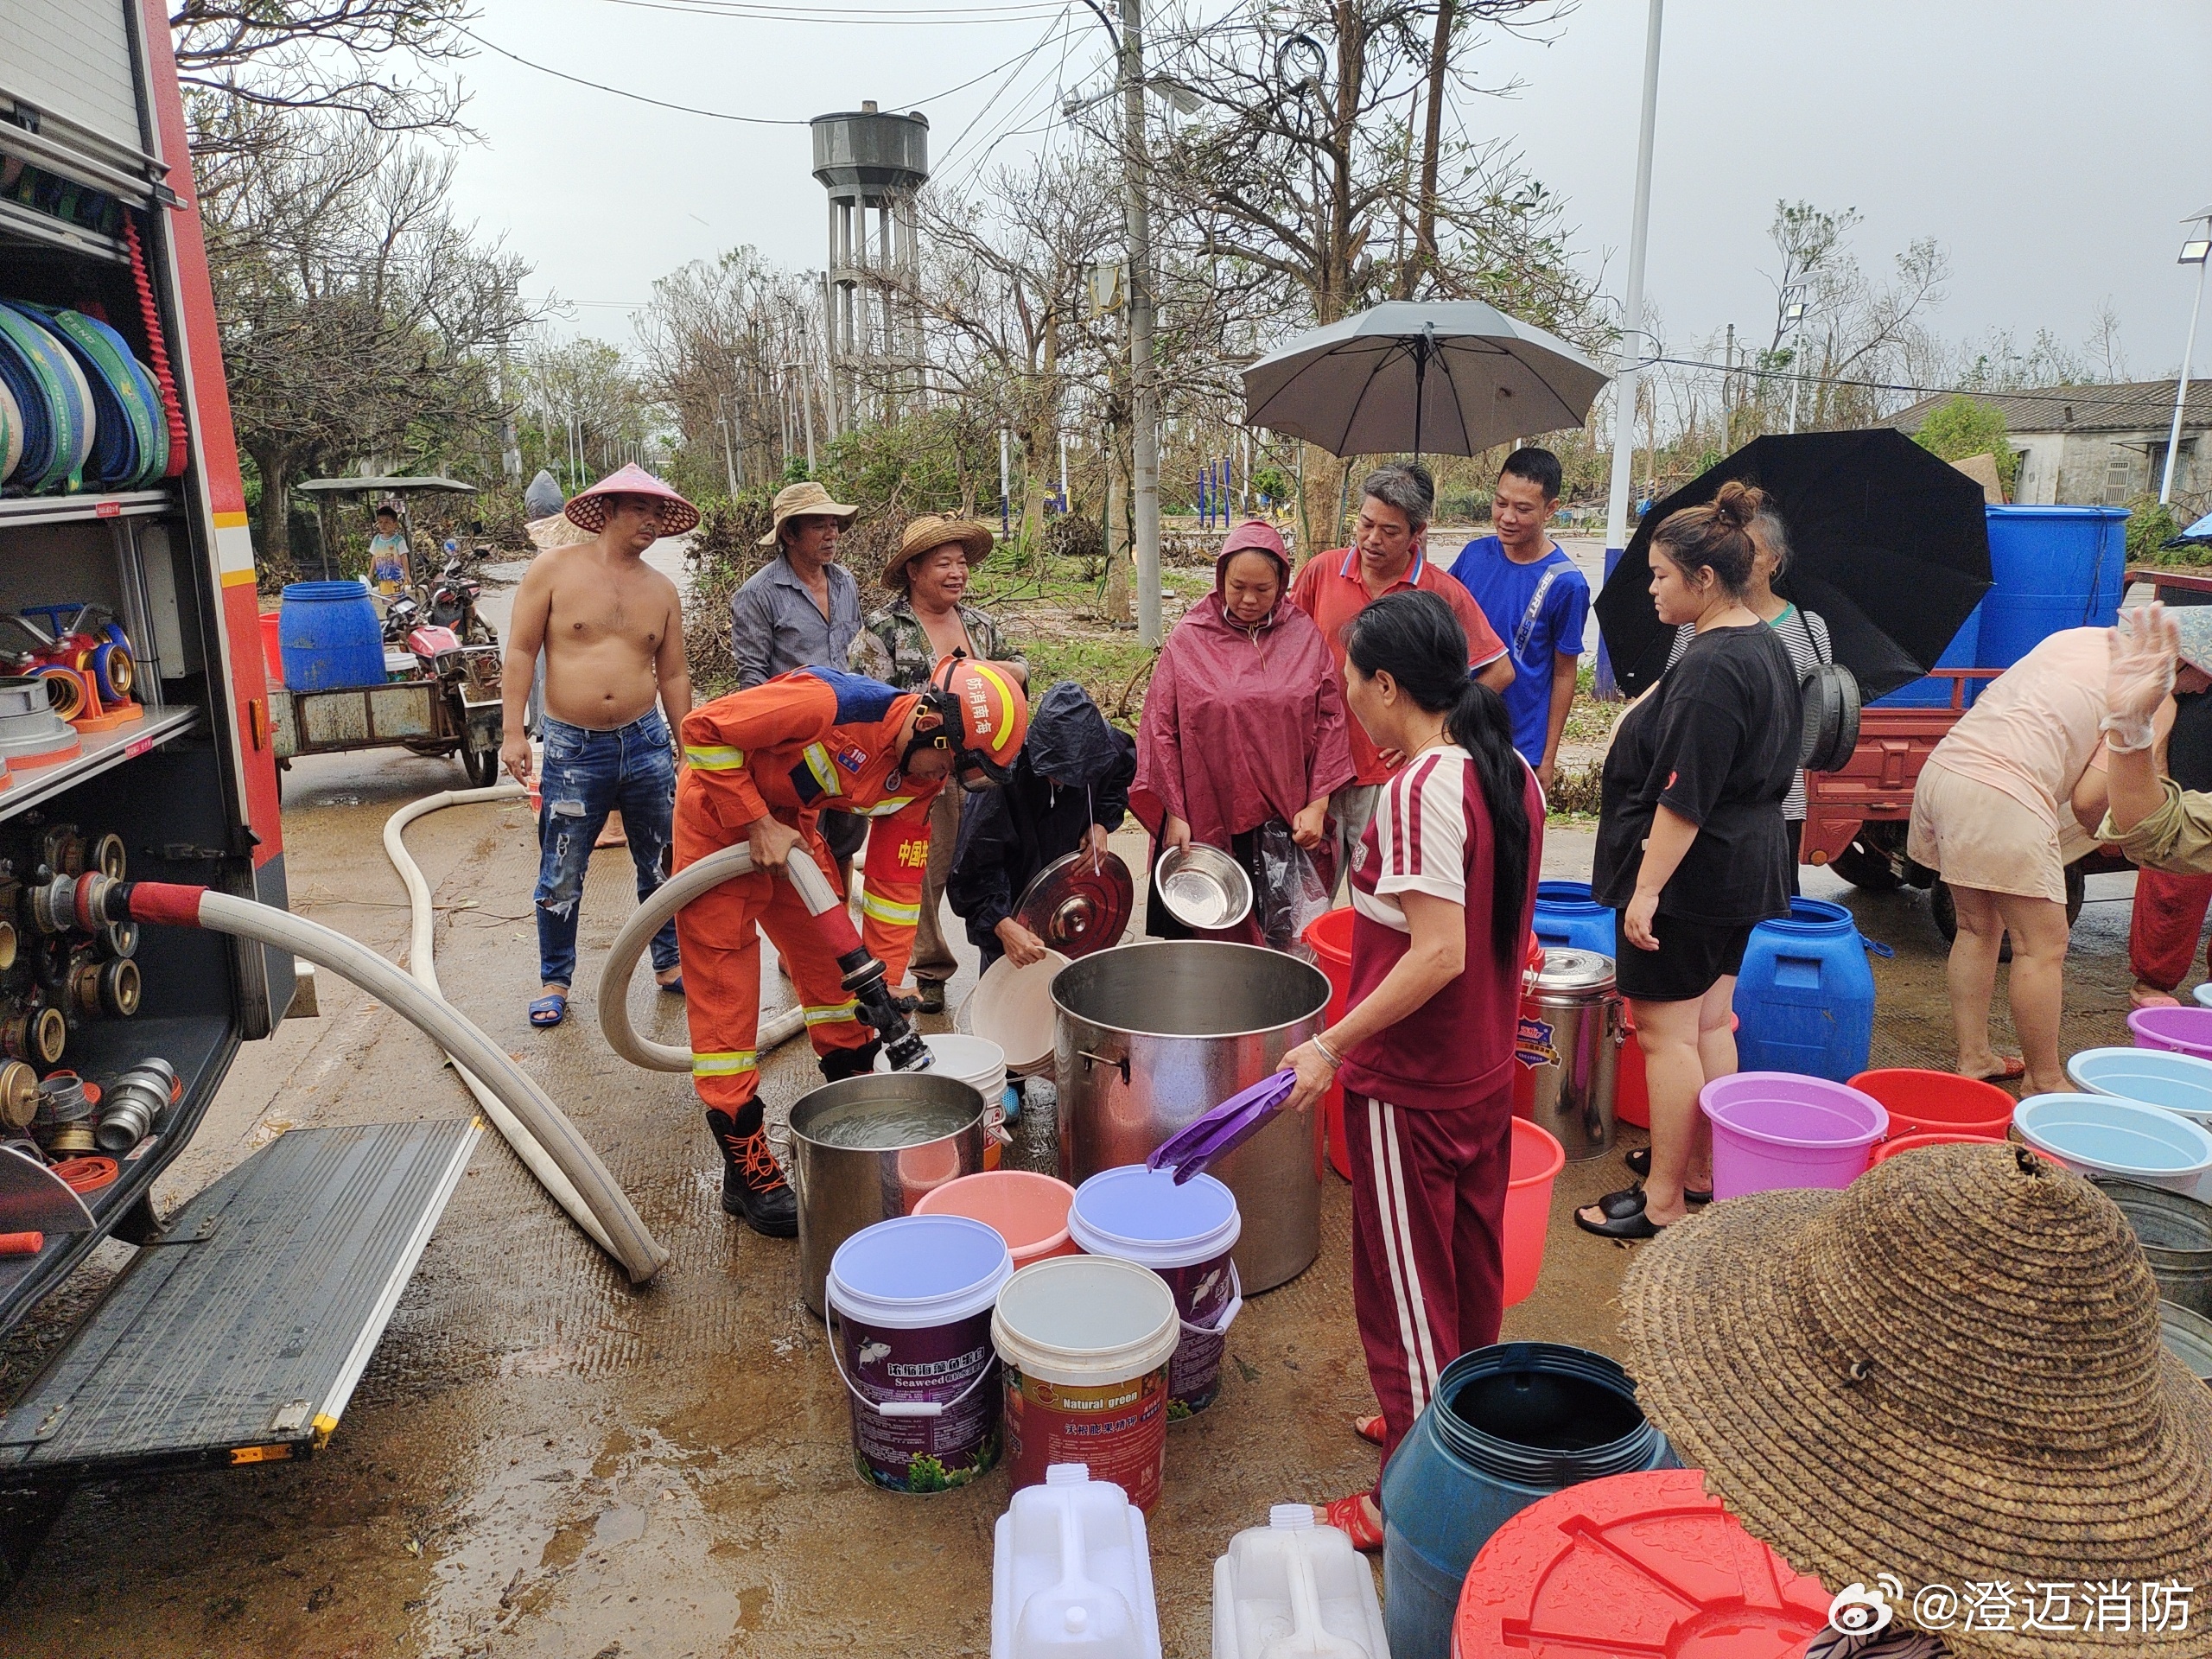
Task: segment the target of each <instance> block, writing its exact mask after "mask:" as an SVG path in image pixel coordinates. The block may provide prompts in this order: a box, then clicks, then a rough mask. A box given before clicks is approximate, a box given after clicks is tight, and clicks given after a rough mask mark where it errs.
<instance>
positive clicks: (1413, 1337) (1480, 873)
mask: <svg viewBox="0 0 2212 1659" xmlns="http://www.w3.org/2000/svg"><path fill="white" fill-rule="evenodd" d="M1522 792H1523V798H1524V799H1525V801H1526V804H1527V807H1528V813H1529V825H1530V846H1529V890H1528V892H1527V893H1525V894H1524V895H1523V896H1522V906H1521V913H1522V916H1523V917H1526V916H1528V915H1529V914H1530V912H1531V910H1532V907H1533V906H1534V905H1535V883H1536V873H1537V869H1538V867H1539V866H1540V865H1541V862H1542V851H1543V834H1542V828H1541V826H1542V823H1543V810H1544V808H1543V795H1542V793H1541V791H1539V790H1538V789H1537V787H1536V780H1535V774H1534V773H1531V772H1527V770H1526V768H1525V767H1524V768H1523V785H1522ZM1494 850H1495V847H1494V840H1493V836H1492V833H1491V823H1490V814H1489V812H1488V810H1487V809H1486V808H1485V807H1484V804H1483V798H1482V789H1481V785H1480V783H1479V781H1478V779H1477V778H1476V775H1475V769H1474V765H1473V763H1472V761H1471V760H1469V759H1468V757H1467V754H1466V752H1465V750H1463V749H1461V748H1459V747H1458V746H1457V745H1453V744H1447V745H1446V746H1445V747H1441V748H1437V749H1431V750H1427V751H1426V752H1424V753H1421V754H1419V755H1417V756H1415V757H1414V760H1412V761H1410V762H1409V763H1408V765H1407V766H1405V767H1404V769H1403V770H1402V771H1401V772H1399V773H1398V774H1397V775H1396V776H1395V777H1394V778H1393V779H1390V781H1389V784H1388V785H1385V786H1384V789H1383V794H1382V798H1381V799H1380V800H1379V801H1378V802H1377V804H1376V813H1375V820H1374V822H1373V823H1371V824H1370V825H1369V827H1368V831H1367V836H1366V838H1365V840H1364V841H1363V842H1361V844H1360V849H1359V852H1358V854H1357V855H1356V856H1355V858H1354V859H1353V861H1352V876H1351V890H1352V906H1353V909H1354V912H1355V916H1354V920H1353V925H1352V956H1351V1006H1352V1007H1358V1006H1359V1004H1360V1003H1361V1002H1362V1001H1364V1000H1365V999H1366V998H1367V997H1368V995H1370V994H1371V993H1372V992H1373V991H1374V989H1375V988H1376V986H1377V985H1379V984H1381V983H1382V982H1383V978H1384V976H1386V975H1388V974H1389V971H1390V969H1391V968H1392V967H1393V966H1394V965H1395V963H1397V961H1398V959H1399V958H1400V957H1402V956H1403V955H1404V954H1405V952H1406V950H1407V947H1408V944H1410V943H1411V935H1410V933H1409V931H1408V927H1407V924H1406V919H1405V914H1404V911H1403V908H1402V902H1401V898H1400V895H1402V894H1404V893H1426V894H1428V895H1430V896H1432V897H1434V898H1439V899H1447V900H1449V901H1451V902H1452V903H1454V904H1457V905H1459V906H1460V907H1461V913H1462V915H1463V916H1464V917H1465V924H1466V930H1467V947H1466V967H1465V970H1464V971H1463V972H1462V973H1461V974H1460V976H1459V978H1458V979H1456V980H1454V981H1452V982H1451V983H1450V984H1448V985H1446V986H1445V987H1444V988H1442V989H1441V990H1440V991H1438V992H1437V993H1436V994H1435V995H1433V996H1432V997H1431V998H1430V999H1429V1000H1428V1001H1427V1002H1426V1003H1424V1004H1423V1005H1422V1006H1421V1007H1420V1008H1418V1009H1416V1010H1415V1011H1414V1013H1413V1014H1409V1015H1408V1016H1407V1017H1406V1018H1405V1019H1403V1020H1400V1021H1399V1022H1398V1023H1397V1024H1396V1025H1395V1026H1393V1027H1390V1028H1389V1029H1388V1030H1386V1031H1383V1032H1382V1033H1379V1034H1377V1035H1376V1036H1374V1037H1372V1038H1370V1039H1368V1040H1367V1041H1366V1042H1363V1043H1362V1044H1360V1045H1359V1046H1357V1047H1356V1048H1355V1049H1353V1050H1352V1051H1351V1053H1349V1054H1347V1055H1345V1056H1344V1068H1343V1071H1342V1072H1341V1074H1340V1075H1341V1077H1342V1079H1343V1082H1344V1128H1345V1139H1346V1141H1348V1142H1349V1143H1350V1150H1351V1170H1352V1303H1353V1306H1354V1309H1355V1311H1356V1312H1357V1315H1358V1319H1359V1337H1360V1343H1361V1345H1362V1346H1363V1348H1364V1349H1365V1350H1366V1351H1367V1376H1368V1381H1369V1382H1370V1383H1371V1384H1372V1385H1373V1386H1374V1389H1375V1397H1376V1401H1377V1402H1379V1403H1380V1404H1381V1406H1382V1408H1383V1425H1384V1433H1383V1458H1384V1459H1385V1460H1386V1461H1387V1460H1388V1459H1389V1454H1390V1452H1393V1451H1395V1449H1396V1448H1397V1445H1398V1442H1399V1441H1400V1440H1402V1439H1404V1438H1405V1435H1406V1433H1407V1431H1408V1430H1409V1429H1411V1428H1412V1427H1413V1425H1414V1418H1416V1417H1417V1416H1419V1415H1420V1414H1421V1411H1422V1409H1423V1408H1425V1407H1426V1406H1427V1404H1428V1402H1429V1398H1430V1396H1431V1395H1433V1393H1434V1392H1435V1389H1436V1380H1437V1377H1438V1376H1439V1375H1440V1373H1441V1372H1442V1370H1443V1369H1444V1367H1445V1366H1446V1365H1447V1364H1449V1363H1451V1362H1452V1360H1453V1359H1455V1358H1456V1357H1459V1354H1460V1353H1461V1352H1463V1351H1465V1350H1467V1349H1469V1348H1479V1347H1484V1346H1486V1345H1488V1344H1491V1343H1493V1342H1496V1341H1497V1330H1498V1322H1499V1320H1500V1319H1502V1318H1503V1314H1504V1257H1503V1230H1504V1219H1505V1185H1506V1179H1507V1176H1508V1174H1509V1173H1510V1166H1511V1149H1512V1140H1513V1050H1514V1039H1515V1033H1516V1025H1517V1021H1518V1020H1519V1015H1520V1004H1521V968H1522V951H1521V950H1518V949H1516V950H1514V951H1512V952H1511V953H1510V963H1509V964H1504V965H1502V964H1500V963H1499V962H1498V960H1497V952H1496V950H1493V949H1492V948H1491V888H1492V886H1493V884H1494V877H1493V874H1492V871H1493V868H1494V858H1493V855H1494Z"/></svg>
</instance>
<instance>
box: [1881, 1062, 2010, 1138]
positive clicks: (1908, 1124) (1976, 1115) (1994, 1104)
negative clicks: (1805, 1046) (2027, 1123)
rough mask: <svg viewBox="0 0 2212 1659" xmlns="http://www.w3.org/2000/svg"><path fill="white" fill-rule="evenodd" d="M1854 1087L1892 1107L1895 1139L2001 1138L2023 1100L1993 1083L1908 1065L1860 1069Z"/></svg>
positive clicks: (1892, 1135) (1891, 1126) (1890, 1111)
mask: <svg viewBox="0 0 2212 1659" xmlns="http://www.w3.org/2000/svg"><path fill="white" fill-rule="evenodd" d="M1851 1086H1852V1087H1853V1089H1856V1090H1859V1092H1860V1093H1861V1094H1866V1095H1872V1096H1874V1098H1875V1099H1877V1100H1878V1101H1880V1102H1881V1103H1882V1104H1883V1105H1884V1106H1885V1108H1887V1109H1888V1111H1889V1114H1890V1133H1889V1137H1888V1138H1889V1139H1891V1140H1892V1141H1895V1140H1898V1139H1900V1138H1902V1137H1903V1136H1905V1135H1964V1136H1966V1137H1967V1138H1969V1139H1971V1140H1975V1141H2002V1140H2003V1139H2004V1138H2005V1131H2006V1130H2007V1129H2009V1128H2012V1109H2013V1108H2014V1107H2015V1106H2017V1105H2018V1104H2019V1102H2018V1101H2016V1100H2014V1099H2013V1098H2012V1096H2010V1095H2008V1094H2006V1093H2005V1091H2004V1090H2002V1089H1999V1087H1998V1086H1997V1085H1996V1084H1993V1083H1983V1082H1981V1081H1980V1079H1979V1078H1975V1077H1960V1076H1958V1075H1957V1074H1956V1073H1955V1072H1950V1071H1916V1070H1914V1069H1913V1068H1911V1067H1909V1066H1899V1067H1893V1068H1891V1069H1888V1070H1885V1071H1861V1072H1860V1073H1859V1075H1858V1076H1857V1077H1853V1079H1852V1080H1851Z"/></svg>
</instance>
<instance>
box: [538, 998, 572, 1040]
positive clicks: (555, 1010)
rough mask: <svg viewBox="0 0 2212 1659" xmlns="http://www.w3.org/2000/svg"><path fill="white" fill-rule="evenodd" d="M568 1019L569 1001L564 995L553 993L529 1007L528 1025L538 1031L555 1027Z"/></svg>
mask: <svg viewBox="0 0 2212 1659" xmlns="http://www.w3.org/2000/svg"><path fill="white" fill-rule="evenodd" d="M568 1017H569V999H568V996H567V995H566V994H565V993H563V992H560V991H555V992H553V993H551V994H550V995H546V996H541V997H539V998H538V999H537V1001H535V1002H533V1003H531V1005H530V1023H531V1025H533V1026H536V1027H537V1028H538V1029H539V1030H540V1031H543V1030H544V1029H545V1028H546V1027H549V1026H557V1025H559V1024H560V1023H561V1022H562V1021H563V1020H565V1019H567V1018H568Z"/></svg>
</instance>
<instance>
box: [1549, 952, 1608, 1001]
mask: <svg viewBox="0 0 2212 1659" xmlns="http://www.w3.org/2000/svg"><path fill="white" fill-rule="evenodd" d="M1535 988H1536V989H1537V990H1539V991H1610V990H1611V989H1612V988H1613V959H1612V958H1611V957H1605V956H1600V955H1599V954H1598V952H1596V951H1595V950H1546V951H1545V952H1544V969H1543V971H1542V972H1541V973H1540V974H1538V975H1537V976H1535Z"/></svg>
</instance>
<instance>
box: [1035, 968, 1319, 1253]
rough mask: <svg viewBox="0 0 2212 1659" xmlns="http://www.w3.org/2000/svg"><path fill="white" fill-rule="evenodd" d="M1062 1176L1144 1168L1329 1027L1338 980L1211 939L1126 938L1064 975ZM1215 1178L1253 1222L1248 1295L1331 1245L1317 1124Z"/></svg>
mask: <svg viewBox="0 0 2212 1659" xmlns="http://www.w3.org/2000/svg"><path fill="white" fill-rule="evenodd" d="M1052 1004H1053V1007H1054V1009H1055V1011H1056V1013H1057V1014H1058V1019H1057V1021H1056V1026H1057V1030H1056V1032H1055V1035H1054V1046H1053V1057H1052V1058H1053V1069H1054V1071H1055V1072H1056V1074H1057V1076H1058V1083H1059V1087H1060V1098H1059V1138H1060V1176H1061V1179H1064V1180H1066V1181H1069V1182H1071V1183H1080V1182H1082V1181H1084V1180H1085V1179H1088V1178H1089V1177H1090V1176H1093V1175H1096V1173H1098V1172H1099V1171H1100V1170H1102V1169H1113V1168H1116V1167H1117V1166H1121V1165H1123V1164H1141V1163H1142V1162H1143V1161H1144V1160H1145V1159H1146V1158H1147V1156H1148V1155H1149V1154H1151V1152H1152V1151H1153V1149H1154V1147H1158V1146H1159V1145H1160V1142H1162V1141H1166V1139H1167V1138H1168V1137H1169V1136H1170V1135H1173V1134H1174V1133H1175V1132H1176V1131H1177V1130H1179V1129H1180V1128H1184V1127H1185V1125H1187V1124H1188V1123H1190V1122H1192V1120H1193V1119H1194V1118H1197V1117H1198V1116H1202V1115H1203V1114H1205V1112H1208V1111H1210V1110H1211V1109H1213V1108H1214V1107H1216V1106H1217V1105H1219V1104H1220V1103H1222V1102H1223V1101H1224V1100H1227V1099H1228V1098H1229V1097H1230V1096H1231V1095H1233V1094H1236V1092H1237V1091H1238V1090H1242V1089H1245V1088H1249V1086H1250V1085H1251V1084H1255V1083H1257V1082H1259V1081H1260V1080H1261V1079H1262V1077H1266V1076H1268V1074H1269V1073H1270V1072H1273V1071H1278V1070H1280V1069H1281V1065H1282V1057H1283V1056H1284V1055H1285V1054H1286V1053H1287V1052H1289V1051H1290V1050H1291V1049H1293V1048H1295V1047H1296V1046H1298V1045H1299V1044H1300V1043H1302V1042H1304V1041H1305V1040H1306V1039H1307V1038H1308V1037H1311V1036H1312V1035H1313V1033H1315V1032H1317V1031H1319V1029H1320V1028H1321V1026H1322V1023H1323V1020H1322V1015H1323V1014H1324V1013H1325V1011H1326V1009H1327V1007H1328V1006H1329V982H1328V979H1327V977H1326V976H1325V975H1324V974H1323V973H1322V972H1321V970H1320V969H1318V968H1315V967H1313V966H1312V965H1311V964H1309V963H1304V962H1301V961H1300V960H1299V959H1298V958H1297V957H1287V956H1283V955H1281V953H1280V952H1277V951H1274V950H1262V949H1260V948H1259V947H1258V946H1256V945H1249V944H1219V943H1216V942H1213V941H1208V940H1192V941H1177V942H1172V943H1161V944H1125V945H1122V946H1120V947H1118V948H1117V949H1115V950H1101V951H1099V952H1098V953H1097V954H1096V955H1095V956H1089V957H1084V958H1083V959H1082V960H1081V961H1079V962H1073V963H1069V964H1068V965H1067V966H1066V967H1065V968H1063V969H1060V971H1059V972H1058V974H1057V975H1055V976H1053V979H1052ZM1208 1173H1210V1174H1212V1175H1216V1176H1218V1177H1219V1178H1220V1179H1222V1180H1224V1181H1225V1182H1226V1183H1228V1185H1229V1188H1230V1191H1231V1192H1234V1193H1236V1207H1237V1209H1238V1210H1239V1211H1241V1212H1242V1214H1243V1229H1244V1230H1243V1235H1242V1236H1241V1237H1239V1238H1238V1240H1237V1243H1236V1271H1237V1274H1238V1276H1239V1277H1240V1278H1241V1279H1242V1280H1243V1287H1244V1289H1245V1290H1246V1292H1248V1293H1250V1292H1255V1291H1262V1290H1268V1289H1272V1288H1273V1287H1275V1286H1277V1285H1280V1284H1282V1283H1284V1282H1285V1281H1287V1280H1291V1279H1294V1278H1296V1277H1297V1276H1298V1275H1299V1274H1300V1273H1302V1272H1304V1271H1305V1270H1306V1264H1307V1263H1308V1262H1312V1261H1313V1257H1314V1255H1316V1253H1318V1252H1319V1249H1320V1248H1321V1234H1320V1226H1321V1185H1320V1179H1319V1174H1318V1173H1317V1172H1316V1170H1315V1168H1314V1160H1313V1119H1312V1118H1311V1117H1310V1116H1286V1117H1282V1118H1279V1119H1277V1120H1276V1121H1275V1122H1273V1123H1271V1124H1269V1125H1268V1127H1267V1128H1265V1129H1262V1131H1261V1132H1260V1133H1259V1134H1258V1135H1255V1136H1253V1137H1252V1139H1250V1140H1249V1141H1246V1142H1245V1143H1244V1144H1243V1146H1241V1147H1237V1149H1236V1151H1235V1152H1233V1153H1231V1154H1230V1155H1229V1156H1228V1157H1226V1158H1224V1159H1223V1160H1221V1162H1219V1163H1218V1164H1217V1165H1215V1166H1213V1167H1212V1168H1211V1170H1209V1171H1208Z"/></svg>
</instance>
